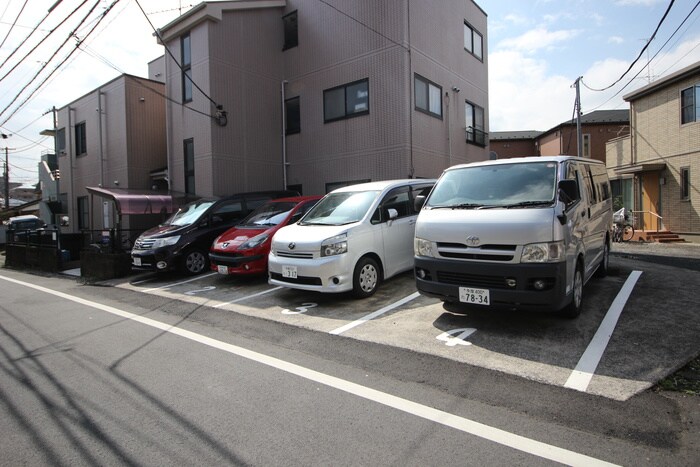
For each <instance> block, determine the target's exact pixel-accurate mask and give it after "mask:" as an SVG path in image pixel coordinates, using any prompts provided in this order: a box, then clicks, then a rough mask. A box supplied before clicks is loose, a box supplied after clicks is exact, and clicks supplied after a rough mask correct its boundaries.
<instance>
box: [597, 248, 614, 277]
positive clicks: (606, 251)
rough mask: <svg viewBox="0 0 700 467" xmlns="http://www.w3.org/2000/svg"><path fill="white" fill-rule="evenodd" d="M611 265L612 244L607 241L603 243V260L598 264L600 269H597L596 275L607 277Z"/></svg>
mask: <svg viewBox="0 0 700 467" xmlns="http://www.w3.org/2000/svg"><path fill="white" fill-rule="evenodd" d="M609 267H610V244H609V243H608V242H607V241H606V242H605V244H604V245H603V260H602V261H601V262H600V264H599V265H598V269H596V271H595V275H596V277H605V276H607V275H608V270H609V269H608V268H609Z"/></svg>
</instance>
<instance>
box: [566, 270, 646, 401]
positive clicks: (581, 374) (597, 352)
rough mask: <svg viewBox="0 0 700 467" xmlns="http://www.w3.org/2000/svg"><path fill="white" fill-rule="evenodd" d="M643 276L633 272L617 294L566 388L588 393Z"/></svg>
mask: <svg viewBox="0 0 700 467" xmlns="http://www.w3.org/2000/svg"><path fill="white" fill-rule="evenodd" d="M641 275H642V271H632V274H630V275H629V277H628V278H627V280H626V281H625V283H624V285H623V286H622V289H620V292H619V293H618V294H617V297H615V300H613V302H612V305H610V308H609V309H608V312H607V313H606V314H605V318H603V321H602V322H601V323H600V327H599V328H598V330H597V331H596V333H595V335H594V336H593V339H592V340H591V343H590V344H588V347H587V348H586V351H585V352H584V353H583V355H581V359H580V360H579V361H578V365H576V368H575V369H574V371H573V372H572V373H571V375H570V376H569V379H568V380H566V384H564V387H567V388H571V389H576V390H578V391H582V392H586V390H587V389H588V385H589V384H590V382H591V379H592V378H593V374H594V373H595V370H596V368H598V364H599V363H600V359H601V358H602V357H603V352H605V348H606V347H607V346H608V342H609V341H610V337H612V333H613V331H614V330H615V326H616V325H617V320H618V319H619V318H620V314H621V313H622V309H623V308H624V307H625V303H627V300H628V299H629V297H630V294H631V293H632V289H633V288H634V285H635V284H636V283H637V281H638V280H639V277H640V276H641Z"/></svg>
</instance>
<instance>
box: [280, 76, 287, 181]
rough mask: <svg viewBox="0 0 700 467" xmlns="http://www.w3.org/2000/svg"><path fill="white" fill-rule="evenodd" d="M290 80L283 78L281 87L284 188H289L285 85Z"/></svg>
mask: <svg viewBox="0 0 700 467" xmlns="http://www.w3.org/2000/svg"><path fill="white" fill-rule="evenodd" d="M287 83H288V81H287V80H286V79H285V80H282V83H281V84H280V88H281V89H282V189H283V190H286V189H287V117H286V112H285V111H286V108H285V103H284V101H285V100H286V97H287V96H286V91H285V85H286V84H287Z"/></svg>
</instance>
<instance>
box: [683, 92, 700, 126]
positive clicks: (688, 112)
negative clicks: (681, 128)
mask: <svg viewBox="0 0 700 467" xmlns="http://www.w3.org/2000/svg"><path fill="white" fill-rule="evenodd" d="M699 91H700V86H695V87H692V88H688V89H684V90H682V91H681V123H682V124H684V123H691V122H696V121H698V114H699V113H700V99H698V92H699Z"/></svg>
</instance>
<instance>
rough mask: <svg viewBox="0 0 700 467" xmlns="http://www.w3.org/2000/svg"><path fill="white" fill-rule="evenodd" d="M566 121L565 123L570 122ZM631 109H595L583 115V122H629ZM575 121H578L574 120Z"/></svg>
mask: <svg viewBox="0 0 700 467" xmlns="http://www.w3.org/2000/svg"><path fill="white" fill-rule="evenodd" d="M570 122H571V121H570V120H569V121H568V122H564V123H562V125H563V124H566V123H570ZM629 122H630V111H629V109H622V110H595V111H593V112H591V113H589V114H583V115H581V123H582V124H583V123H629ZM574 123H576V122H575V121H574Z"/></svg>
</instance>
